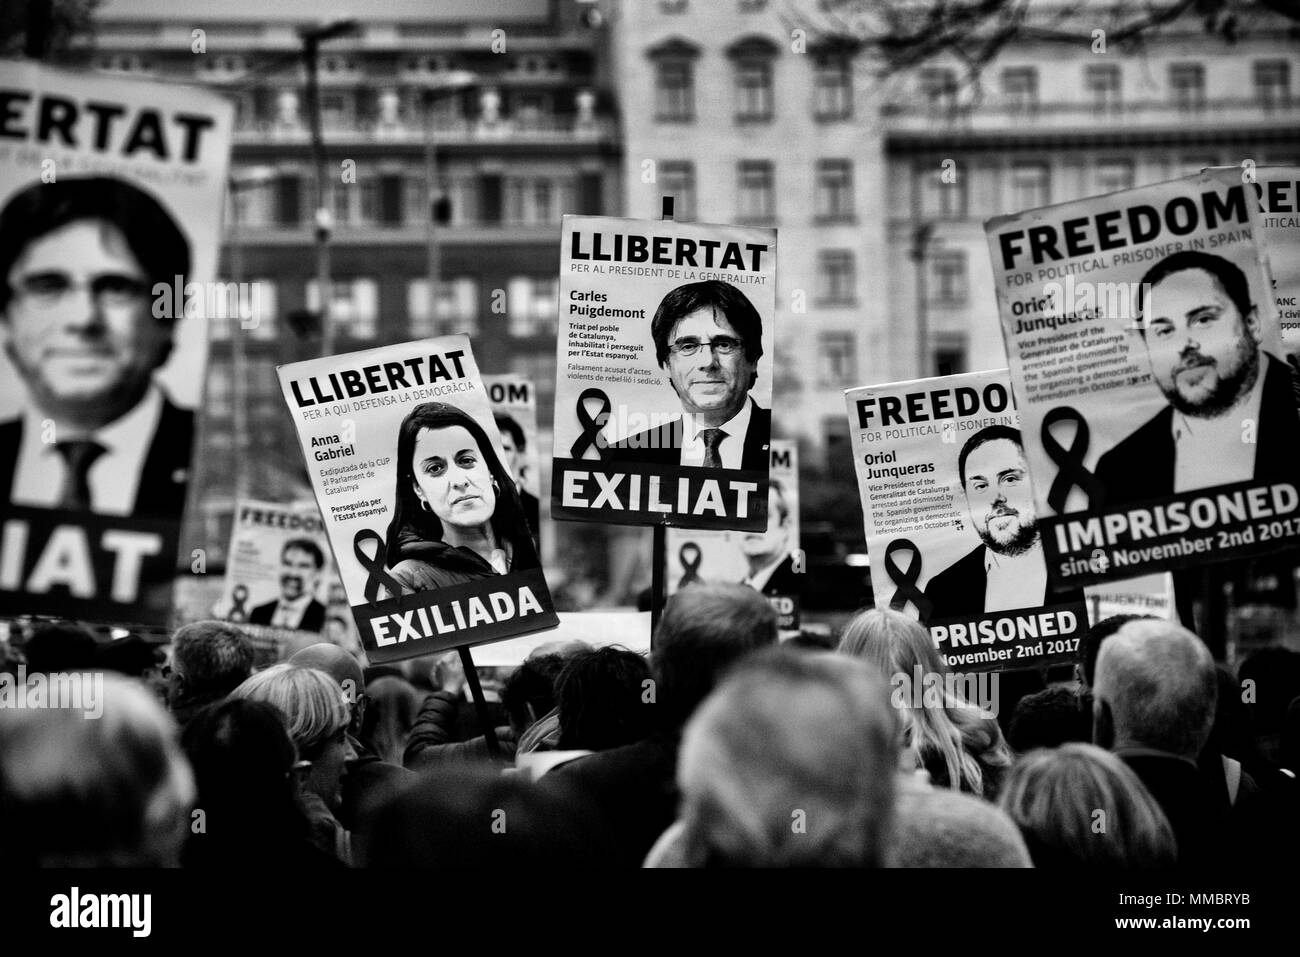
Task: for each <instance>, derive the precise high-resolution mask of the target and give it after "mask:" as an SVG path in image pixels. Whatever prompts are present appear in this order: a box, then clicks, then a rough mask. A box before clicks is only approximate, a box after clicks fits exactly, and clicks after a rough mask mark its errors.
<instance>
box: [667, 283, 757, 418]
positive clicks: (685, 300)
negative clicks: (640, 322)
mask: <svg viewBox="0 0 1300 957" xmlns="http://www.w3.org/2000/svg"><path fill="white" fill-rule="evenodd" d="M650 335H651V336H652V337H653V339H654V343H655V359H656V360H657V361H658V362H659V367H660V368H661V369H665V370H667V372H668V381H669V383H670V384H671V385H672V387H673V391H674V392H676V393H677V397H678V398H679V399H680V400H681V403H682V410H683V411H684V412H689V413H698V414H700V415H701V416H702V417H703V419H704V421H705V423H706V424H707V425H710V426H717V425H721V424H722V423H724V422H726V421H727V420H728V419H730V418H731V417H732V416H734V415H735V414H736V413H737V412H739V411H740V410H741V408H742V407H743V406H744V404H745V402H746V400H747V398H748V394H749V390H750V389H752V388H753V387H754V383H755V382H756V381H757V380H758V360H759V357H760V356H762V355H763V320H762V317H760V316H759V314H758V310H757V309H755V308H754V305H753V303H751V302H750V301H749V300H748V299H747V298H745V294H744V293H743V292H741V291H740V290H739V289H737V288H736V287H735V286H733V285H731V283H728V282H722V281H721V280H717V279H709V280H705V281H703V282H692V283H687V284H686V285H684V286H678V287H677V288H676V289H674V290H673V291H672V292H670V293H668V295H666V296H664V298H663V301H662V302H660V303H659V308H658V309H657V310H656V311H655V315H654V318H653V319H652V320H651V321H650Z"/></svg>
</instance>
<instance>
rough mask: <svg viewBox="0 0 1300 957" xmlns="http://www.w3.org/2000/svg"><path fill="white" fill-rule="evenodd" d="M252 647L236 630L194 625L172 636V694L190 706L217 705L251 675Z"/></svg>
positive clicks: (216, 624)
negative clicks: (218, 701)
mask: <svg viewBox="0 0 1300 957" xmlns="http://www.w3.org/2000/svg"><path fill="white" fill-rule="evenodd" d="M254 654H255V652H254V649H253V643H252V641H250V640H249V638H248V636H247V635H245V634H244V633H243V632H242V631H240V630H239V628H238V626H236V625H232V624H229V623H227V622H224V621H196V622H193V623H192V624H189V625H182V626H181V627H180V628H178V629H177V630H176V633H175V634H174V635H172V664H171V682H172V692H173V694H174V695H176V696H178V697H184V698H185V700H186V701H187V702H188V703H190V704H198V703H205V702H210V701H217V700H218V699H220V698H224V697H225V696H226V695H228V694H230V692H232V691H234V690H235V688H237V687H239V685H240V684H241V683H242V682H243V681H244V680H245V679H247V678H248V676H249V675H251V674H252V673H253V658H254Z"/></svg>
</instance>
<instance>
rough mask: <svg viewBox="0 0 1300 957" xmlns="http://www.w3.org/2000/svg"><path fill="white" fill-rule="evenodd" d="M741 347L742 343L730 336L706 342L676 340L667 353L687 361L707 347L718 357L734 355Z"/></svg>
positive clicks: (699, 340)
mask: <svg viewBox="0 0 1300 957" xmlns="http://www.w3.org/2000/svg"><path fill="white" fill-rule="evenodd" d="M743 345H744V343H742V342H741V341H740V340H739V339H733V338H731V336H718V337H717V338H716V339H708V340H701V339H678V340H677V341H676V342H674V343H673V344H672V345H671V346H669V347H668V351H669V352H671V353H672V354H673V355H675V356H685V357H686V358H688V359H689V358H690V357H691V356H693V355H695V354H696V353H697V352H699V351H700V350H701V349H702V348H704V347H705V346H707V347H708V348H709V349H711V350H712V351H713V352H715V353H716V354H718V355H720V356H729V355H732V354H733V353H735V352H736V350H738V349H740V347H741V346H743Z"/></svg>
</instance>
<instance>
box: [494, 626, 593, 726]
mask: <svg viewBox="0 0 1300 957" xmlns="http://www.w3.org/2000/svg"><path fill="white" fill-rule="evenodd" d="M586 647H587V646H586V645H582V646H581V648H580V649H578V650H582V651H585V650H586ZM568 658H569V655H567V654H559V653H554V652H553V653H549V654H537V653H536V652H534V653H533V654H531V655H529V656H528V657H527V658H525V659H524V661H523V663H521V664H520V665H519V667H517V668H516V669H515V670H514V671H512V672H510V676H509V677H508V678H506V682H505V686H504V687H503V688H502V689H501V705H502V707H504V708H505V709H506V716H507V718H508V719H509V721H510V727H511V728H513V729H514V731H515V734H516V735H517V736H518V735H521V734H523V732H524V731H525V730H527V729H528V727H529V726H530V725H532V724H533V723H534V722H536V721H537V720H539V719H540V718H542V717H544V716H545V715H546V714H547V713H548V712H549V711H550V710H551V709H552V708H554V707H555V682H556V680H557V679H558V678H559V677H560V672H562V671H563V670H564V665H565V662H566V661H568Z"/></svg>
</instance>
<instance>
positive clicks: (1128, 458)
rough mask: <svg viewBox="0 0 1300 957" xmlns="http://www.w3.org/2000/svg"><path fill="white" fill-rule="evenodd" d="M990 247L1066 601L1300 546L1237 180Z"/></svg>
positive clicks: (1056, 574)
mask: <svg viewBox="0 0 1300 957" xmlns="http://www.w3.org/2000/svg"><path fill="white" fill-rule="evenodd" d="M985 229H986V232H987V234H988V240H989V249H990V252H991V255H992V258H993V265H994V271H995V275H996V287H997V294H998V307H999V313H1000V316H1001V320H1002V332H1003V337H1004V339H1005V341H1006V347H1007V355H1008V358H1009V360H1010V366H1011V378H1012V381H1013V382H1014V384H1015V389H1016V396H1017V399H1018V403H1019V407H1020V412H1021V415H1022V416H1023V419H1024V441H1025V452H1026V455H1027V457H1028V461H1029V467H1030V472H1031V474H1032V475H1033V479H1034V490H1035V495H1036V505H1037V508H1038V514H1039V518H1040V521H1041V523H1042V534H1043V547H1044V550H1045V552H1046V555H1047V568H1048V574H1049V576H1050V578H1051V581H1052V584H1053V587H1055V588H1076V587H1078V586H1079V585H1083V584H1089V583H1095V582H1103V581H1108V580H1114V579H1122V578H1131V577H1134V576H1138V575H1143V574H1147V573H1150V572H1155V571H1164V570H1167V569H1171V568H1182V567H1188V566H1193V565H1200V564H1204V563H1207V562H1219V561H1225V560H1228V559H1233V558H1240V557H1243V556H1247V555H1253V554H1259V553H1263V552H1269V551H1275V550H1278V549H1283V548H1287V547H1291V546H1294V545H1295V544H1296V543H1297V542H1300V493H1298V492H1297V489H1298V488H1300V456H1297V455H1296V454H1295V450H1296V448H1297V447H1300V446H1298V443H1300V417H1298V416H1297V413H1296V402H1295V396H1294V391H1293V388H1292V378H1291V370H1290V369H1289V367H1288V366H1287V364H1286V363H1285V362H1284V361H1283V359H1282V351H1281V343H1280V340H1279V335H1278V317H1277V309H1276V304H1275V297H1274V293H1273V289H1272V286H1271V283H1270V277H1269V273H1268V270H1267V267H1266V263H1265V262H1264V260H1263V258H1262V257H1261V254H1260V250H1259V247H1258V246H1257V236H1258V231H1259V229H1260V214H1259V204H1258V202H1257V201H1256V196H1255V192H1254V189H1253V187H1252V186H1251V185H1249V184H1246V183H1243V182H1242V177H1241V175H1240V171H1239V170H1228V171H1222V170H1210V171H1205V172H1203V173H1202V174H1200V175H1198V176H1193V177H1188V178H1186V179H1180V180H1175V181H1172V182H1168V183H1161V184H1159V185H1156V186H1148V187H1143V188H1141V189H1133V190H1126V191H1123V192H1119V193H1113V194H1111V195H1109V196H1102V197H1097V198H1094V199H1088V200H1083V201H1080V202H1074V203H1066V204H1063V205H1060V206H1052V207H1047V208H1044V209H1038V210H1032V211H1029V212H1026V213H1021V214H1018V215H1015V216H1005V217H999V218H997V219H993V220H990V221H989V222H988V223H987V224H986V227H985Z"/></svg>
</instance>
